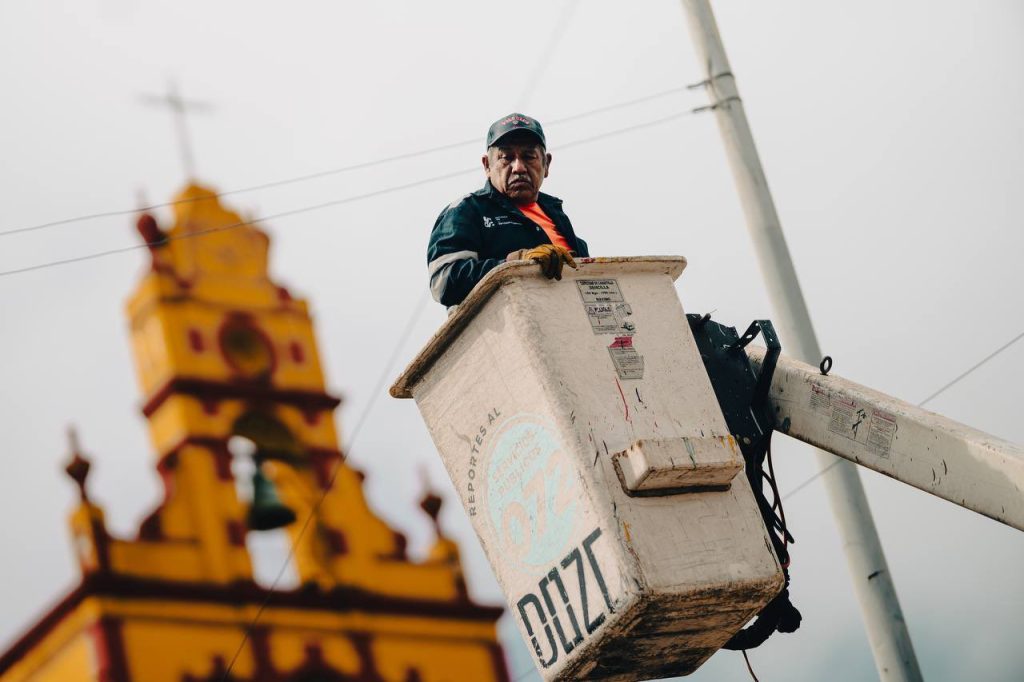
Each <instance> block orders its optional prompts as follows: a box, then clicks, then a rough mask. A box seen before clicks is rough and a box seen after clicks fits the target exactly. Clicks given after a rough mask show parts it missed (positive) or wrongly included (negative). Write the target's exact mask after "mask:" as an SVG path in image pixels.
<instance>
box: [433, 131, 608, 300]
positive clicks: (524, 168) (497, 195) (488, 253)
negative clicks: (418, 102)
mask: <svg viewBox="0 0 1024 682" xmlns="http://www.w3.org/2000/svg"><path fill="white" fill-rule="evenodd" d="M482 161H483V165H484V173H485V174H486V175H487V182H485V183H484V186H483V189H480V190H477V191H476V192H472V193H471V194H467V195H466V196H464V197H463V198H462V199H460V200H458V201H456V202H454V203H452V204H451V205H449V206H448V208H446V209H445V210H443V211H442V212H441V215H440V216H438V218H437V222H435V223H434V229H433V231H432V232H431V233H430V244H429V245H428V246H427V269H428V271H429V273H430V292H431V293H432V294H433V295H434V298H435V299H436V300H437V301H438V302H439V303H442V304H443V305H446V306H453V305H458V304H459V303H462V301H463V300H464V299H465V298H466V296H468V295H469V292H470V291H471V290H472V289H473V287H474V286H475V285H476V283H477V282H479V281H480V280H481V279H483V276H484V275H486V274H487V273H488V272H490V271H491V270H492V269H493V268H494V267H496V266H498V265H500V264H501V263H504V262H506V261H514V260H532V261H536V262H537V263H539V264H540V266H541V271H542V272H543V273H544V275H545V276H546V277H548V278H549V279H550V278H554V279H561V278H562V266H563V264H565V263H567V264H568V265H569V266H570V267H573V268H575V267H576V262H575V261H574V260H573V255H576V256H581V257H587V256H589V255H590V254H589V253H588V252H587V244H586V242H584V241H583V240H582V239H580V238H579V237H577V236H576V233H575V232H573V229H572V223H570V222H569V217H568V216H567V215H565V212H564V211H562V201H561V200H560V199H557V198H555V197H553V196H550V195H548V194H543V193H541V191H540V186H541V183H542V182H543V181H544V178H546V177H547V176H548V170H549V169H550V167H551V154H549V153H548V151H547V141H546V139H545V138H544V129H543V128H541V125H540V123H538V122H537V121H536V120H534V119H532V118H530V117H529V116H524V115H523V114H509V115H508V116H505V117H504V118H501V119H499V120H498V121H495V122H494V124H493V125H492V126H491V127H490V129H489V130H488V131H487V153H486V154H484V156H483V159H482Z"/></svg>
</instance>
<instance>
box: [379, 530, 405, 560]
mask: <svg viewBox="0 0 1024 682" xmlns="http://www.w3.org/2000/svg"><path fill="white" fill-rule="evenodd" d="M391 533H392V536H393V538H394V541H395V550H394V551H393V552H391V553H390V554H382V555H381V558H383V559H391V560H392V561H405V560H406V559H407V558H408V555H407V554H406V552H405V549H406V547H407V546H408V544H409V541H408V540H407V539H406V537H405V535H403V534H402V533H399V532H398V531H397V530H393V531H391Z"/></svg>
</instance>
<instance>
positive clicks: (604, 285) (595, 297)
mask: <svg viewBox="0 0 1024 682" xmlns="http://www.w3.org/2000/svg"><path fill="white" fill-rule="evenodd" d="M576 286H577V287H579V290H580V296H581V297H583V302H584V303H624V302H625V301H624V300H623V298H622V292H621V291H619V283H618V281H617V280H614V279H578V280H576Z"/></svg>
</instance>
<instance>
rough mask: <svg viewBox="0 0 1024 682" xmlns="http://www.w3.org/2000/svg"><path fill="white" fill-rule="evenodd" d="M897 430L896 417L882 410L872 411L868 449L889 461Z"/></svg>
mask: <svg viewBox="0 0 1024 682" xmlns="http://www.w3.org/2000/svg"><path fill="white" fill-rule="evenodd" d="M896 428H897V427H896V417H895V416H893V415H891V414H889V413H887V412H882V411H880V410H872V411H871V421H870V422H868V440H867V446H868V449H870V450H871V451H872V452H874V453H875V454H877V455H879V456H880V457H885V458H886V459H888V457H889V451H890V450H891V449H892V440H893V437H895V435H896Z"/></svg>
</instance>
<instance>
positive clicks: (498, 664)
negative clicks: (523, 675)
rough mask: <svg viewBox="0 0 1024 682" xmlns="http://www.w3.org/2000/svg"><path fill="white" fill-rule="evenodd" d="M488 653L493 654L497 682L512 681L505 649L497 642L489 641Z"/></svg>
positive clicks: (492, 660)
mask: <svg viewBox="0 0 1024 682" xmlns="http://www.w3.org/2000/svg"><path fill="white" fill-rule="evenodd" d="M487 653H488V654H490V655H491V667H492V669H493V670H494V679H495V680H497V682H510V680H511V677H510V676H509V674H508V662H507V661H506V660H505V651H504V650H503V649H502V648H501V645H500V644H498V643H496V642H488V643H487Z"/></svg>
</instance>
